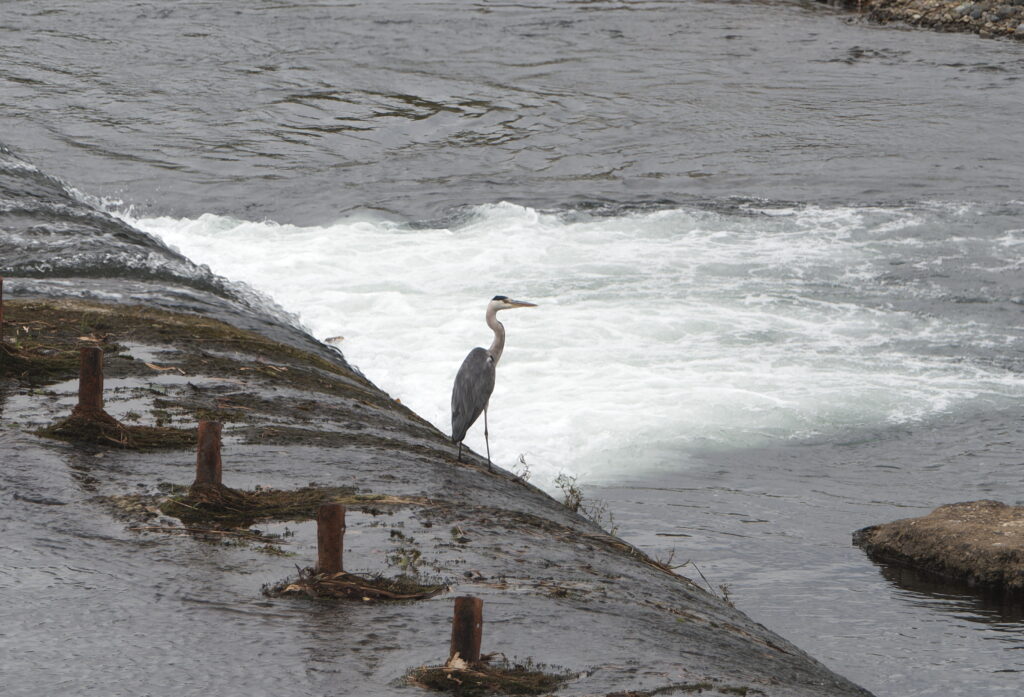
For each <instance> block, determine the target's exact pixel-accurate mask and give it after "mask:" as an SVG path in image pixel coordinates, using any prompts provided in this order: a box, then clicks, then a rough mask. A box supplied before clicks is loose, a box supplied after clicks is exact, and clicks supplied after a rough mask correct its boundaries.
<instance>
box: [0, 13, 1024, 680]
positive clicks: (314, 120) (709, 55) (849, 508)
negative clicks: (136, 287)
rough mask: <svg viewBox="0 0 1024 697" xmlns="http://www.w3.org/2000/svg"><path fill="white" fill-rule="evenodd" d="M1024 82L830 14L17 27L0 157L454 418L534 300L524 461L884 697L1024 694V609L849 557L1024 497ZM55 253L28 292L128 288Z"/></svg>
mask: <svg viewBox="0 0 1024 697" xmlns="http://www.w3.org/2000/svg"><path fill="white" fill-rule="evenodd" d="M1022 76H1024V44H1021V43H1013V42H1002V41H984V40H980V39H978V38H975V37H971V36H953V35H941V34H931V33H926V32H911V31H905V30H902V29H900V28H882V27H875V26H870V25H866V24H862V23H858V22H851V21H849V20H848V18H846V17H845V16H844V15H842V14H839V13H836V12H835V11H834V10H832V9H830V8H828V7H824V6H821V5H817V4H796V3H724V2H614V1H609V2H584V1H580V2H559V3H551V2H520V3H493V2H478V3H443V2H434V3H427V2H388V3H362V2H350V3H333V2H322V3H309V4H305V3H234V2H216V3H191V2H182V3H175V4H174V5H165V4H163V3H136V4H133V5H131V6H128V7H127V8H126V7H124V6H122V5H121V4H120V3H107V2H89V3H84V2H67V3H63V4H54V3H45V4H43V3H33V2H23V3H19V4H17V5H6V6H4V14H3V18H2V21H0V141H2V142H3V144H5V145H7V146H10V147H11V148H13V149H14V151H16V152H17V153H18V155H19V157H20V158H21V159H20V160H17V161H16V160H13V159H12V160H10V161H9V162H7V164H6V165H5V166H8V167H14V166H15V165H13V164H11V163H12V162H21V163H31V165H25V164H21V165H19V166H24V167H28V168H31V167H32V166H33V165H34V166H37V167H38V168H39V169H41V170H43V171H45V172H47V173H49V174H52V175H56V176H58V177H60V178H61V179H62V180H63V181H65V182H66V183H67V184H68V186H70V187H73V188H74V189H75V194H76V196H77V197H78V198H79V199H80V200H83V201H87V202H89V203H90V204H91V205H93V206H95V207H96V208H98V209H102V210H106V211H108V212H110V213H112V214H114V215H116V216H119V217H120V218H122V219H123V220H125V221H127V222H129V223H130V224H131V225H133V226H134V227H136V228H138V229H141V230H143V231H146V232H149V233H151V234H152V235H154V236H155V237H156V238H158V239H160V240H162V241H164V242H166V243H167V244H169V245H170V246H172V247H174V248H176V249H177V250H179V251H180V252H182V253H183V254H184V255H185V256H186V257H188V258H189V259H191V260H193V261H195V262H197V263H200V264H206V265H208V266H209V267H210V269H211V270H212V271H213V272H214V273H216V274H221V275H223V276H225V277H227V278H228V279H229V280H231V281H237V282H244V283H247V284H249V285H250V286H251V287H252V288H254V289H256V290H257V291H259V292H261V293H262V294H264V295H265V296H269V297H270V298H272V299H273V300H274V301H275V302H276V303H278V304H279V305H280V306H281V307H283V308H284V309H285V310H286V311H288V312H291V313H294V314H295V315H296V316H297V317H298V320H299V321H300V322H301V323H302V324H303V325H304V326H306V327H307V328H308V329H309V330H310V331H311V332H312V333H313V334H314V335H315V336H317V337H318V338H321V339H325V338H327V337H332V336H343V337H344V339H343V340H341V343H340V347H341V348H342V350H343V351H344V352H345V355H346V357H347V359H348V360H349V361H350V362H351V363H353V364H354V365H356V366H358V367H359V368H360V369H361V370H362V371H363V372H364V373H366V375H367V376H368V377H370V378H371V379H372V380H373V381H375V382H376V383H377V384H379V385H380V386H381V387H383V388H384V389H385V390H387V391H389V392H390V393H391V394H392V395H393V396H395V397H397V398H399V399H401V400H402V402H403V403H404V404H406V405H408V406H410V407H411V408H413V409H414V410H416V411H417V412H418V413H420V414H421V415H423V416H424V417H426V418H427V419H429V420H430V421H432V422H433V423H434V424H436V425H437V426H438V427H439V428H441V429H442V430H448V428H449V426H448V418H449V416H448V414H449V412H448V400H449V394H450V385H451V381H452V378H453V376H454V374H455V371H456V370H457V368H458V365H459V363H460V362H461V360H462V357H463V356H464V355H465V353H466V352H467V351H468V350H469V349H470V348H471V347H472V346H475V345H487V343H488V342H489V341H490V336H489V332H488V330H487V328H486V326H485V325H484V323H483V309H484V306H485V304H486V301H487V299H488V298H490V297H491V296H492V295H494V294H498V293H501V294H506V295H509V296H511V297H516V298H521V299H525V300H530V301H533V302H536V303H538V304H539V305H540V307H539V308H537V309H534V310H518V311H514V312H508V313H504V314H503V315H502V316H501V319H502V320H503V321H504V322H505V324H506V327H507V329H508V332H509V339H508V345H507V348H506V352H505V355H504V357H503V359H502V363H501V366H500V368H499V376H498V385H497V388H496V390H495V393H494V396H493V398H492V408H491V413H490V422H489V423H490V428H491V448H492V452H493V454H494V456H495V459H496V461H497V462H498V463H499V464H501V465H503V466H506V467H509V468H517V469H519V470H523V469H524V468H526V467H528V468H529V470H530V471H531V472H532V477H533V479H532V481H534V482H535V483H539V484H540V485H541V486H545V487H547V488H549V489H552V490H556V485H555V484H554V480H555V478H556V476H557V475H558V474H560V473H565V474H568V475H571V476H575V477H578V480H579V482H580V483H581V484H582V486H583V488H584V492H585V494H586V495H587V496H588V497H589V498H590V499H591V502H592V503H591V504H590V505H591V507H592V508H591V510H592V511H594V510H596V512H597V513H598V514H599V515H601V511H600V509H601V504H600V501H604V502H606V504H607V510H606V512H605V513H604V514H603V515H604V516H605V518H606V520H607V517H608V516H609V515H610V516H611V517H612V518H613V520H608V521H607V522H608V524H609V525H615V526H618V531H619V533H620V534H622V535H623V536H624V537H626V538H627V539H629V540H630V541H633V542H634V543H636V544H639V545H640V546H642V547H644V548H645V549H647V550H648V551H650V552H651V553H652V554H653V555H655V556H658V557H661V558H663V559H667V558H670V557H671V558H672V559H674V561H675V563H682V562H684V561H687V560H692V561H693V562H695V563H696V565H697V566H698V567H699V569H700V572H702V573H703V576H704V577H706V579H707V582H708V583H709V584H710V585H712V586H718V585H719V584H723V583H724V584H727V585H728V587H729V592H730V594H731V596H732V598H733V599H734V600H735V602H736V603H737V605H738V607H740V608H741V609H743V610H744V611H746V612H748V613H749V614H751V615H752V616H753V617H755V618H756V619H758V620H759V621H761V622H764V623H765V624H767V625H768V626H769V627H771V628H773V629H776V630H777V631H779V632H780V633H782V634H783V635H784V636H786V637H787V638H789V639H790V640H792V641H794V642H795V643H797V644H798V645H800V646H801V647H802V648H804V649H806V650H808V651H809V652H810V653H812V654H813V655H815V656H816V657H817V658H819V659H821V660H823V661H824V662H825V663H826V664H827V665H829V666H830V667H831V668H833V669H835V670H836V671H838V672H840V673H842V674H843V675H845V676H847V677H849V678H851V679H853V680H854V681H856V682H858V683H860V684H862V685H864V686H865V687H867V688H869V689H872V690H873V691H876V692H877V693H878V694H880V695H970V696H974V695H989V694H992V695H995V694H1007V695H1013V694H1017V693H1018V692H1019V690H1020V684H1021V672H1022V671H1024V623H1022V621H1021V619H1020V613H1019V611H1016V612H1015V611H1014V609H1013V608H1006V607H994V606H990V605H988V604H986V603H985V602H984V601H982V600H980V599H976V598H973V597H972V596H969V595H964V594H962V593H960V592H959V591H957V590H955V589H948V588H935V587H932V586H929V585H928V584H927V583H925V582H922V581H920V580H913V579H908V577H907V576H906V575H905V574H901V573H900V572H898V571H896V570H890V569H879V568H878V567H876V566H875V565H873V564H871V563H870V562H869V561H868V560H867V559H866V558H865V557H864V556H863V554H862V553H861V552H860V551H859V550H857V549H855V548H853V547H851V546H850V534H851V533H852V531H853V530H855V529H857V528H860V527H863V526H865V525H869V524H873V523H878V522H884V521H887V520H891V519H894V518H898V517H907V516H910V515H917V514H919V513H922V512H925V511H927V510H930V509H931V508H933V507H935V506H936V505H939V504H942V503H950V502H953V501H957V500H967V499H973V498H980V497H990V498H999V499H1001V500H1005V501H1007V502H1009V503H1020V502H1021V501H1022V500H1024V494H1022V493H1021V491H1022V489H1021V485H1022V483H1024V475H1022V471H1024V470H1022V462H1024V458H1022V457H1021V455H1020V453H1021V451H1022V448H1024V431H1022V429H1021V426H1020V423H1021V417H1022V416H1024V409H1022V408H1021V406H1020V404H1021V397H1022V396H1024V353H1022V346H1024V336H1022V327H1021V313H1022V309H1024V275H1022V264H1024V201H1022V200H1021V194H1020V186H1021V182H1022V175H1024V164H1022V160H1021V158H1020V153H1021V152H1024V128H1021V126H1020V118H1019V115H1020V107H1021V104H1022V103H1024V85H1022V83H1021V78H1022ZM40 199H41V201H42V203H41V204H40V207H41V208H40V210H41V211H42V213H40V215H43V216H45V215H52V216H54V219H55V220H57V219H58V218H59V217H60V211H59V210H58V208H59V207H58V206H56V205H55V204H54V205H53V206H51V208H52V209H53V210H52V211H50V212H49V213H47V211H48V210H50V209H48V208H47V206H48V205H50V204H48V203H47V200H46V197H45V196H42V195H41V196H40ZM3 203H4V202H3V201H2V200H0V206H2V205H3ZM0 210H2V208H0ZM44 227H45V226H44ZM33 229H34V230H35V228H33ZM48 233H49V234H48V235H40V234H35V235H27V236H22V237H19V238H18V240H17V241H16V243H13V242H12V243H11V244H10V246H9V247H8V248H6V250H7V251H9V253H10V254H11V255H12V259H13V258H14V257H15V256H16V257H17V258H16V259H15V260H14V261H11V260H10V259H0V267H3V268H5V269H6V270H7V271H6V272H7V273H19V272H20V273H26V272H27V271H31V272H32V273H46V271H47V269H49V268H53V266H54V265H55V264H56V265H57V266H58V267H60V268H62V269H63V270H64V272H66V273H67V272H68V269H71V270H72V271H74V270H75V268H77V267H80V270H81V271H82V272H83V273H88V274H89V275H95V274H96V273H100V274H102V272H101V271H98V269H101V268H106V267H105V266H103V265H104V264H107V263H108V262H109V258H107V257H104V258H103V259H98V258H97V256H96V254H93V253H87V251H88V250H84V249H83V248H82V245H83V244H84V243H83V242H82V241H81V240H76V239H75V238H74V229H73V226H70V227H69V226H68V225H67V224H65V221H64V220H63V219H62V218H60V224H57V222H55V223H54V224H53V225H52V226H51V227H50V228H49V229H48ZM29 240H30V241H31V244H29ZM106 243H111V244H113V243H114V241H111V240H108V241H106ZM32 245H36V246H34V247H33V246H32ZM15 249H17V253H16V252H15V251H11V250H15ZM58 260H59V261H58ZM119 263H120V262H119ZM76 265H77V267H76ZM125 265H127V267H128V268H132V269H137V268H141V267H145V268H148V269H166V270H167V272H168V273H171V274H173V275H176V276H183V275H185V276H190V277H192V278H195V279H199V280H197V281H196V282H200V281H202V279H203V278H205V277H204V276H203V275H202V274H201V273H198V272H196V271H195V270H194V269H192V268H191V267H188V266H187V265H185V264H183V263H182V262H181V261H180V260H177V258H175V257H173V255H167V254H164V253H162V252H161V253H157V252H154V253H153V254H152V255H151V256H150V257H147V258H146V259H144V260H133V261H132V262H131V263H128V262H124V264H122V265H121V266H118V267H117V270H119V271H121V272H123V270H124V268H125ZM111 273H114V271H111ZM202 282H206V281H202ZM467 442H468V444H470V445H471V446H472V447H473V448H474V449H476V450H478V451H482V450H483V447H484V444H483V435H482V426H477V427H475V428H474V430H473V431H472V432H471V435H470V438H469V439H468V440H467ZM556 493H557V491H556ZM83 534H84V533H83ZM683 571H684V572H685V573H687V574H689V575H691V576H693V577H694V578H696V579H698V580H699V581H700V582H702V583H703V582H704V581H703V580H702V579H701V576H700V575H699V574H698V573H697V572H696V570H695V568H694V567H692V566H691V567H687V568H684V569H683Z"/></svg>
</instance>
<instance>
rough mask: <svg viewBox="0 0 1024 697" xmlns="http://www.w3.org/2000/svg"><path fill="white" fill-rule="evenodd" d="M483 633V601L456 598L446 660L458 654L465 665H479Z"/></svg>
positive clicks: (470, 598)
mask: <svg viewBox="0 0 1024 697" xmlns="http://www.w3.org/2000/svg"><path fill="white" fill-rule="evenodd" d="M483 633H484V601H483V600H482V599H480V598H473V597H470V596H463V597H460V598H456V599H455V614H454V615H453V617H452V645H451V651H449V652H448V660H449V661H450V660H451V659H452V657H453V656H455V654H459V658H461V659H462V660H464V661H465V662H466V663H469V664H473V663H479V662H480V641H481V639H482V638H483Z"/></svg>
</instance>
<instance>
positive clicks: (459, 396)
mask: <svg viewBox="0 0 1024 697" xmlns="http://www.w3.org/2000/svg"><path fill="white" fill-rule="evenodd" d="M516 307H535V305H533V303H527V302H522V301H519V300H510V299H508V298H506V297H505V296H504V295H496V296H494V299H493V300H491V302H490V303H488V304H487V314H486V320H487V326H488V327H490V328H491V330H492V331H493V332H494V341H493V342H491V346H490V348H486V349H485V348H481V347H479V346H477V347H476V348H475V349H473V350H472V351H470V352H469V355H468V356H466V360H464V361H463V362H462V367H461V368H459V372H458V375H456V376H455V387H454V388H452V440H453V441H454V442H456V443H458V444H459V459H460V460H461V459H462V441H463V439H464V438H465V437H466V431H468V430H469V427H470V426H472V425H473V424H474V423H475V422H476V420H477V419H478V418H480V414H481V413H482V414H483V415H484V441H485V442H486V443H487V466H488V467H490V466H491V444H490V440H489V439H488V435H487V405H488V403H489V402H490V399H491V393H492V392H493V391H494V378H495V374H496V368H497V366H498V361H499V360H501V354H502V352H503V351H504V349H505V327H504V326H503V325H502V323H501V322H499V321H498V318H497V313H498V311H499V310H509V309H512V308H516Z"/></svg>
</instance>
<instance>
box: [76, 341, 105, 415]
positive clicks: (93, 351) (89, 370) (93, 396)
mask: <svg viewBox="0 0 1024 697" xmlns="http://www.w3.org/2000/svg"><path fill="white" fill-rule="evenodd" d="M79 353H80V358H81V360H80V363H79V369H78V407H77V409H78V410H79V411H84V412H97V411H103V349H101V348H97V347H95V346H85V347H83V348H82V349H81V350H80V351H79Z"/></svg>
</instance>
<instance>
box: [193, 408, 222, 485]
mask: <svg viewBox="0 0 1024 697" xmlns="http://www.w3.org/2000/svg"><path fill="white" fill-rule="evenodd" d="M220 431H221V423H220V422H219V421H200V422H199V445H198V446H197V447H196V481H195V482H194V483H193V486H195V485H196V484H220V483H221V462H220Z"/></svg>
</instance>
